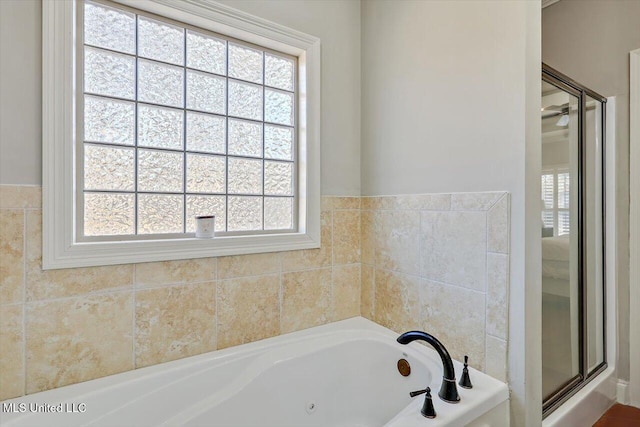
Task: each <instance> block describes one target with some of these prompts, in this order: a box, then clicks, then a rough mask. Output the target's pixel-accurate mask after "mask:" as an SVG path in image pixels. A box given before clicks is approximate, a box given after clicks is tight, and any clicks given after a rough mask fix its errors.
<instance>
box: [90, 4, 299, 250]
mask: <svg viewBox="0 0 640 427" xmlns="http://www.w3.org/2000/svg"><path fill="white" fill-rule="evenodd" d="M81 9H82V11H81V14H82V13H83V12H84V17H85V20H84V21H85V22H84V25H83V33H84V35H85V38H84V39H83V43H82V44H81V46H80V49H81V55H79V56H80V57H81V58H85V61H88V62H87V64H88V65H89V67H87V69H85V68H84V65H85V64H84V63H82V62H81V66H80V67H79V68H80V69H81V70H82V72H83V73H84V74H83V79H82V80H83V81H84V82H85V84H84V85H83V92H82V94H81V95H80V97H81V98H82V99H81V100H80V102H78V104H79V108H81V109H82V110H83V111H82V112H81V115H80V116H79V117H84V123H83V126H80V127H81V128H82V127H84V132H81V135H80V138H79V140H80V144H79V145H80V146H81V149H80V150H81V155H80V156H79V157H80V160H81V165H82V167H81V168H79V170H80V172H79V173H80V175H79V176H78V181H79V182H81V183H82V185H81V186H80V191H79V196H80V197H79V204H78V205H79V209H80V210H82V215H80V218H79V220H80V221H79V224H80V225H81V226H80V231H81V232H80V233H79V234H80V235H84V236H85V237H86V236H91V238H92V239H95V237H100V238H107V239H109V238H111V239H112V238H114V236H115V237H117V238H118V239H119V240H121V239H127V238H130V239H131V238H136V239H137V238H141V237H142V238H144V237H151V236H154V235H158V234H162V235H163V236H162V237H170V236H169V235H171V234H176V235H183V234H184V233H189V232H193V231H194V228H195V222H194V219H193V217H194V215H204V214H215V215H216V231H217V232H218V233H224V234H260V233H273V232H275V231H277V232H283V231H295V228H296V223H297V218H296V203H295V201H296V200H295V199H296V184H297V183H296V173H295V171H296V161H295V159H296V157H295V156H296V153H295V151H296V150H295V146H296V138H295V136H296V120H295V117H296V113H295V111H296V101H297V97H296V92H295V87H296V84H295V78H296V70H297V61H296V58H294V57H291V56H289V55H286V54H283V53H279V52H274V51H271V50H269V49H265V48H261V47H259V46H254V45H249V44H247V43H244V42H241V41H238V40H234V39H230V38H228V37H224V36H221V35H219V34H215V33H212V32H210V31H206V30H202V29H199V28H195V27H191V26H189V25H186V24H180V23H177V22H175V21H171V20H167V19H165V18H162V17H157V16H154V15H151V14H147V13H145V12H140V11H137V10H132V9H129V8H126V7H120V6H116V7H114V6H112V5H111V4H105V3H104V2H101V1H100V2H97V1H92V2H89V1H85V2H84V4H83V6H82V7H81ZM96 11H98V12H100V13H95V12H96ZM101 14H102V16H99V15H101ZM96 15H98V16H96ZM96 18H101V19H96ZM127 18H129V19H128V20H127ZM127 21H132V22H133V25H132V24H131V22H127ZM91 25H94V26H96V28H97V30H98V31H91V30H92V29H94V30H95V29H96V28H93V27H91V28H90V26H91ZM109 25H112V27H109ZM105 27H107V28H116V29H119V31H120V33H119V34H117V36H118V37H116V40H115V41H114V40H111V39H109V37H106V36H104V34H102V36H101V33H100V30H101V29H102V30H103V31H102V32H103V33H104V32H105V31H104V28H105ZM154 28H155V31H156V32H155V33H153V34H155V35H156V36H157V37H156V38H157V39H158V40H160V42H161V43H160V45H161V46H162V47H163V48H164V47H165V46H173V47H174V49H170V48H169V49H161V48H158V46H157V45H158V43H157V41H158V40H146V39H143V37H141V35H143V34H145V32H149V31H153V29H154ZM150 29H151V30H150ZM126 31H130V32H131V31H133V44H132V43H131V40H129V39H130V38H131V37H130V36H128V35H127V34H126ZM178 39H180V42H179V41H178ZM190 40H191V41H193V40H195V41H199V42H201V45H193V44H192V43H191V42H190ZM154 44H155V46H154ZM178 47H179V48H180V49H178ZM178 50H179V51H180V52H181V53H180V52H178ZM172 51H173V52H172ZM87 52H88V54H87ZM83 54H84V55H83ZM207 54H209V57H210V58H209V59H207ZM87 58H88V59H87ZM211 58H213V60H211ZM81 61H82V59H81ZM91 61H93V63H92V62H91ZM243 61H245V62H246V63H247V64H248V66H247V67H246V68H247V69H246V70H243V69H242V65H243ZM94 63H97V66H96V65H95V64H94ZM105 63H106V64H107V65H108V64H109V63H111V64H115V67H116V70H118V72H117V73H115V75H114V73H109V72H105ZM265 67H266V69H265ZM258 69H259V72H258ZM96 70H98V72H97V73H96V72H95V71H96ZM227 72H228V73H227ZM92 73H93V74H94V75H93V77H94V78H95V77H96V74H97V78H95V79H94V80H91V77H92V76H91V74H92ZM132 73H133V77H132ZM149 74H151V75H153V76H154V80H149V79H147V80H145V76H146V75H149ZM227 74H228V75H227ZM87 76H88V77H87ZM106 77H111V78H106ZM87 80H90V81H87ZM87 83H88V84H87ZM131 83H132V84H133V90H132V88H131ZM198 85H200V86H206V87H207V88H208V89H210V90H197V91H192V90H190V88H191V87H197V86H198ZM234 91H235V92H234ZM251 94H254V95H256V98H253V99H252V98H248V97H247V95H251ZM236 95H237V96H236ZM256 99H257V102H256ZM132 114H133V120H131V115H132ZM132 122H133V123H132ZM158 125H161V126H158ZM82 133H83V134H82ZM100 150H102V151H105V150H106V151H107V152H108V153H109V154H111V157H110V158H113V157H114V153H126V154H127V156H126V158H125V159H119V158H118V159H117V161H114V162H109V163H108V164H107V165H102V166H101V167H98V168H96V169H97V173H93V175H97V177H96V176H92V177H91V179H90V180H88V181H87V175H88V173H87V170H86V168H87V165H91V164H92V163H91V162H94V163H96V162H98V163H99V161H100V159H107V158H109V157H108V156H104V155H103V156H94V157H92V158H89V157H88V155H87V153H89V154H90V153H91V152H99V151H100ZM131 152H133V153H134V156H133V157H134V161H133V175H134V185H135V187H134V188H130V186H126V185H124V186H120V187H116V188H102V187H104V186H99V188H98V187H95V185H94V186H93V187H90V186H89V187H88V186H87V185H86V184H87V182H89V183H94V182H101V179H100V178H101V177H102V178H105V179H106V178H108V177H109V176H111V177H113V176H115V177H117V179H115V181H116V182H119V181H126V179H127V178H126V177H127V176H130V175H131V159H130V158H131ZM96 157H97V158H96ZM123 165H125V166H123ZM238 165H245V167H244V168H242V167H241V168H238ZM89 172H94V170H91V171H89ZM278 174H280V175H278ZM89 175H91V173H89ZM283 177H284V179H286V180H287V181H286V182H283ZM234 180H235V181H234ZM102 181H104V179H103V180H102ZM106 187H109V186H108V185H107V186H106ZM100 203H102V205H100ZM132 205H133V206H132ZM100 206H103V207H104V209H100V208H99V207H100ZM109 209H111V211H109ZM212 210H213V212H212ZM132 218H133V222H134V224H130V222H131V221H132ZM87 224H89V226H87ZM118 227H119V228H118ZM132 229H133V230H134V231H135V232H134V233H132V232H131V230H132ZM85 230H87V231H89V232H88V233H85ZM94 236H95V237H94Z"/></svg>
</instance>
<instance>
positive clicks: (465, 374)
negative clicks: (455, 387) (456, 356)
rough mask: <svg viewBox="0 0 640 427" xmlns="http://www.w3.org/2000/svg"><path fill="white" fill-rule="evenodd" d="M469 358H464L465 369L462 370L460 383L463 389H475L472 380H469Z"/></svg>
mask: <svg viewBox="0 0 640 427" xmlns="http://www.w3.org/2000/svg"><path fill="white" fill-rule="evenodd" d="M468 361H469V357H468V356H466V355H465V356H464V367H463V369H462V377H461V378H460V382H459V383H458V384H459V385H460V387H462V388H473V384H471V378H469V368H468V366H469V365H468V363H467V362H468Z"/></svg>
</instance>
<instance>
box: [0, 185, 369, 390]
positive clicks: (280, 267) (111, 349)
mask: <svg viewBox="0 0 640 427" xmlns="http://www.w3.org/2000/svg"><path fill="white" fill-rule="evenodd" d="M321 215H322V236H321V239H322V247H321V248H320V249H310V250H304V251H294V252H283V253H269V254H257V255H246V256H232V257H223V258H218V259H216V258H208V259H195V260H185V261H166V262H154V263H145V264H129V265H117V266H106V267H89V268H76V269H63V270H49V271H43V270H42V268H41V264H42V258H41V257H42V253H41V245H42V243H41V242H42V235H41V233H42V231H41V227H42V225H41V223H42V211H41V192H40V188H39V187H28V186H8V185H0V400H3V399H7V398H11V397H16V396H21V395H23V394H29V393H35V392H38V391H43V390H47V389H51V388H55V387H61V386H64V385H67V384H73V383H77V382H81V381H86V380H90V379H93V378H98V377H102V376H106V375H111V374H115V373H118V372H123V371H127V370H131V369H136V368H140V367H144V366H148V365H153V364H157V363H162V362H166V361H169V360H174V359H178V358H182V357H187V356H192V355H195V354H199V353H203V352H208V351H211V350H215V349H221V348H225V347H230V346H234V345H239V344H243V343H247V342H251V341H255V340H259V339H263V338H267V337H271V336H274V335H279V334H281V333H286V332H291V331H295V330H298V329H303V328H308V327H311V326H315V325H319V324H322V323H327V322H332V321H335V320H340V319H345V318H349V317H353V316H358V315H360V305H361V304H360V294H361V292H360V282H361V280H360V222H361V221H360V198H359V197H323V200H322V214H321Z"/></svg>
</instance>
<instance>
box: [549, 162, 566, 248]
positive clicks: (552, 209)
mask: <svg viewBox="0 0 640 427" xmlns="http://www.w3.org/2000/svg"><path fill="white" fill-rule="evenodd" d="M569 194H570V191H569V172H568V171H567V170H565V169H553V170H551V171H545V172H542V200H543V202H544V208H543V209H542V222H543V223H544V226H545V228H552V229H553V235H554V236H562V235H565V234H569V232H570V231H571V221H570V215H569V212H570V211H569Z"/></svg>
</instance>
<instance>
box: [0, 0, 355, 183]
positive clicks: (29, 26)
mask: <svg viewBox="0 0 640 427" xmlns="http://www.w3.org/2000/svg"><path fill="white" fill-rule="evenodd" d="M222 3H227V4H229V5H231V6H233V7H235V8H237V9H240V10H244V11H246V12H249V13H251V14H254V15H257V16H260V17H262V18H266V19H269V20H272V21H274V22H277V23H279V24H282V25H286V26H288V27H291V28H294V29H296V30H300V31H302V32H305V33H308V34H312V35H314V36H317V37H320V39H321V40H322V82H323V85H322V94H321V96H322V129H321V132H322V145H321V152H322V194H331V195H360V2H359V0H353V1H331V0H270V1H241V0H235V1H223V2H222ZM0 16H1V18H0V19H1V21H0V22H1V27H2V41H1V45H0V46H1V47H2V49H1V50H0V64H1V67H2V68H1V73H0V74H1V75H2V78H1V79H0V82H1V86H0V88H1V91H2V106H1V108H0V123H1V130H0V153H1V154H2V156H1V160H0V183H2V184H40V183H41V180H42V178H41V169H42V166H41V162H42V160H41V152H42V149H41V144H42V142H41V136H40V133H41V115H40V114H41V74H42V73H41V60H40V55H41V2H40V0H2V1H0ZM329 22H330V23H331V24H330V25H328V24H327V23H329Z"/></svg>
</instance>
